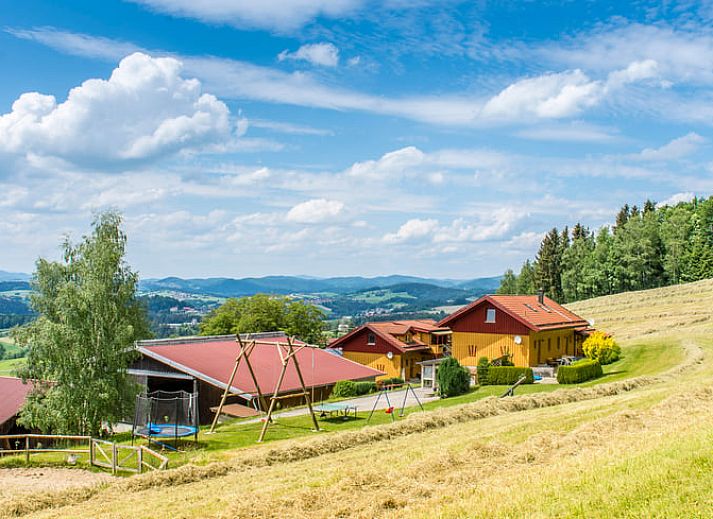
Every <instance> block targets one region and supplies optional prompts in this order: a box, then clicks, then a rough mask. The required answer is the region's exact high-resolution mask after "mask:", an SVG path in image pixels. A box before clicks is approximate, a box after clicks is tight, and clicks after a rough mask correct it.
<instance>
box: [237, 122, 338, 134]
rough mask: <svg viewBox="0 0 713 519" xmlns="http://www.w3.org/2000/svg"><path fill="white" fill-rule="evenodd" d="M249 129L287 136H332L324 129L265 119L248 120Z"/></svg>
mask: <svg viewBox="0 0 713 519" xmlns="http://www.w3.org/2000/svg"><path fill="white" fill-rule="evenodd" d="M250 127H251V128H263V129H265V130H271V131H273V132H278V133H286V134H288V135H316V136H320V137H326V136H330V135H334V132H333V131H332V130H326V129H324V128H313V127H312V126H304V125H301V124H293V123H286V122H282V121H268V120H266V119H250Z"/></svg>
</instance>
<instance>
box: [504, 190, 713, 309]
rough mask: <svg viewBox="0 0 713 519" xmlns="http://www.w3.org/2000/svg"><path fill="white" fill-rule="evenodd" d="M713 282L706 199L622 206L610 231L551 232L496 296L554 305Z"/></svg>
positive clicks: (712, 234) (712, 223)
mask: <svg viewBox="0 0 713 519" xmlns="http://www.w3.org/2000/svg"><path fill="white" fill-rule="evenodd" d="M712 277H713V197H709V198H708V199H705V198H694V199H693V200H691V201H690V202H681V203H678V204H676V205H674V206H671V205H663V206H657V205H656V204H655V203H654V202H652V201H651V200H647V201H646V202H645V203H644V205H643V207H642V208H639V207H638V206H636V205H634V206H631V207H630V206H629V205H628V204H625V205H624V206H623V207H622V208H621V209H620V210H619V212H618V213H617V215H616V220H615V224H614V225H613V226H608V225H605V226H603V227H601V228H599V229H598V230H597V231H591V230H590V229H589V228H588V227H585V226H583V225H582V224H581V223H577V224H576V225H574V227H572V229H571V231H570V229H569V227H565V228H564V229H562V230H561V231H560V230H558V229H557V228H556V227H555V228H553V229H551V230H550V231H549V232H548V233H547V234H546V235H545V237H544V238H543V239H542V242H541V244H540V248H539V251H538V252H537V256H536V257H535V258H534V259H533V260H530V259H528V260H526V261H525V263H524V264H523V265H522V267H521V268H520V272H519V273H518V274H516V273H515V272H514V271H513V270H512V269H508V270H507V271H505V274H504V276H503V279H502V281H501V284H500V288H499V289H498V293H499V294H534V293H536V292H537V290H539V289H542V290H544V292H545V294H546V295H548V296H549V297H551V298H552V299H554V300H556V301H559V302H572V301H578V300H581V299H588V298H591V297H597V296H603V295H609V294H616V293H620V292H628V291H632V290H644V289H647V288H656V287H662V286H667V285H674V284H678V283H686V282H690V281H698V280H701V279H707V278H712Z"/></svg>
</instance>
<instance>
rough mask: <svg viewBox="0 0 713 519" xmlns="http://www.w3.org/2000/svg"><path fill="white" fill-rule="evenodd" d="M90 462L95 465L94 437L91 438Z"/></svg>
mask: <svg viewBox="0 0 713 519" xmlns="http://www.w3.org/2000/svg"><path fill="white" fill-rule="evenodd" d="M89 464H90V465H94V438H89Z"/></svg>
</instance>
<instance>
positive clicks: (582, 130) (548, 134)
mask: <svg viewBox="0 0 713 519" xmlns="http://www.w3.org/2000/svg"><path fill="white" fill-rule="evenodd" d="M617 134H618V130H616V129H615V128H609V127H603V126H598V125H594V124H589V123H585V122H583V121H572V122H571V123H565V124H545V125H536V126H530V127H527V128H524V129H522V130H519V131H517V132H516V133H515V135H517V136H518V137H522V138H524V139H531V140H538V141H569V142H605V141H611V140H613V139H615V138H617V137H618V135H617Z"/></svg>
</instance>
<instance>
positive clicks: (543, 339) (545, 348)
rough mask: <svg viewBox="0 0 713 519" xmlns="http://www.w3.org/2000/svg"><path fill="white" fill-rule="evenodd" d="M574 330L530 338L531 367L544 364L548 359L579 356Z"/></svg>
mask: <svg viewBox="0 0 713 519" xmlns="http://www.w3.org/2000/svg"><path fill="white" fill-rule="evenodd" d="M578 350H579V348H577V346H576V343H575V333H574V330H573V329H572V328H569V329H567V328H565V329H559V330H551V331H545V332H537V333H533V334H532V336H531V338H530V359H531V360H530V365H531V366H537V365H538V364H544V363H545V362H547V359H556V358H559V357H562V356H563V355H578V353H579V351H578Z"/></svg>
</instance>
